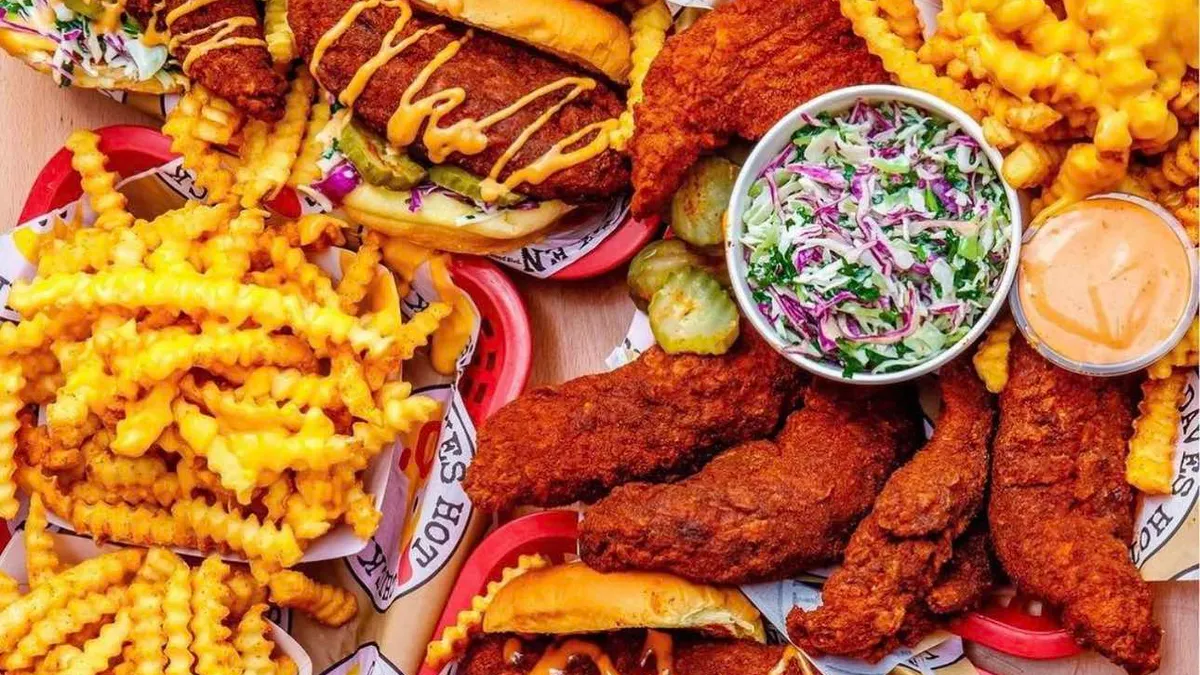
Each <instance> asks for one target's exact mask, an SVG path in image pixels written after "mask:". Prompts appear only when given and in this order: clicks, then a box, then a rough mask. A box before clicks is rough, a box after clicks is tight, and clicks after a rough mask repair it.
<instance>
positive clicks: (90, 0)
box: [63, 0, 104, 19]
mask: <svg viewBox="0 0 1200 675" xmlns="http://www.w3.org/2000/svg"><path fill="white" fill-rule="evenodd" d="M63 5H65V6H66V8H67V9H69V10H71V11H72V12H75V13H76V14H82V15H83V16H86V17H87V18H89V19H99V18H100V17H101V16H102V15H103V14H104V6H103V5H101V3H100V0H63Z"/></svg>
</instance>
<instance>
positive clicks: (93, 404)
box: [46, 344, 119, 445]
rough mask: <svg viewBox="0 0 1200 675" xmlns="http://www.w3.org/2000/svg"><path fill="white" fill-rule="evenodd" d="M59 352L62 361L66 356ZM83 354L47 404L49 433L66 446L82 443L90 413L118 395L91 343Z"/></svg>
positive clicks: (99, 409) (98, 409) (96, 411)
mask: <svg viewBox="0 0 1200 675" xmlns="http://www.w3.org/2000/svg"><path fill="white" fill-rule="evenodd" d="M59 353H60V360H65V359H66V358H67V357H66V356H65V355H61V354H62V352H61V351H60V352H59ZM83 354H84V355H83V358H81V359H80V362H79V364H78V365H77V367H74V368H71V369H69V372H68V374H67V378H66V382H65V383H64V384H63V387H62V389H60V390H59V392H58V398H56V399H55V400H54V402H53V403H51V404H50V405H48V406H46V421H47V424H49V425H50V436H51V437H52V438H54V439H56V440H58V441H59V442H61V443H63V444H64V445H79V444H80V443H81V442H82V441H83V436H82V434H81V433H80V432H79V430H80V429H81V428H82V427H83V426H84V424H85V422H86V421H87V418H88V415H91V414H93V413H95V414H99V413H100V412H102V411H104V410H105V409H106V408H107V407H108V405H109V404H110V403H112V402H113V401H114V400H115V399H116V398H117V396H118V395H119V387H118V386H117V385H116V382H115V379H114V378H113V377H111V376H110V375H108V374H107V373H106V372H105V367H104V360H103V359H102V358H101V357H100V355H99V354H97V353H96V352H95V350H94V349H92V347H91V345H90V344H88V345H87V346H85V347H84V349H83ZM64 368H66V366H65V365H64Z"/></svg>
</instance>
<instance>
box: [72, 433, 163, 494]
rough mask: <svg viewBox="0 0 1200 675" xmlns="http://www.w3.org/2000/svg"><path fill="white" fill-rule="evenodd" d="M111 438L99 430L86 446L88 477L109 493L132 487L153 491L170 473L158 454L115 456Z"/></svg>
mask: <svg viewBox="0 0 1200 675" xmlns="http://www.w3.org/2000/svg"><path fill="white" fill-rule="evenodd" d="M111 438H112V435H111V433H110V432H109V431H107V430H102V431H98V432H96V434H95V435H94V436H92V437H91V438H89V439H88V440H87V442H85V443H84V446H83V455H84V460H85V462H86V464H87V474H88V478H89V479H91V480H93V481H95V482H97V483H98V484H100V486H102V487H104V488H107V489H109V490H120V489H122V488H125V487H132V486H136V487H144V488H150V487H153V486H154V484H155V483H156V482H157V481H159V480H161V479H162V478H163V477H164V476H166V475H167V474H168V473H169V472H170V471H169V469H168V468H167V463H166V461H165V460H163V458H161V457H159V456H157V455H153V454H146V455H143V456H141V457H119V456H117V455H114V454H113V453H111V452H109V450H108V447H109V440H110V439H111Z"/></svg>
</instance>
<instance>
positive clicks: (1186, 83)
mask: <svg viewBox="0 0 1200 675" xmlns="http://www.w3.org/2000/svg"><path fill="white" fill-rule="evenodd" d="M1168 105H1169V106H1170V108H1171V112H1173V113H1175V116H1176V117H1178V118H1179V122H1180V123H1181V124H1196V122H1197V120H1198V119H1200V82H1197V79H1196V71H1190V72H1189V73H1188V74H1187V76H1186V77H1184V78H1183V81H1182V82H1181V83H1180V86H1179V93H1177V94H1175V96H1173V97H1172V98H1171V101H1170V103H1169V104H1168Z"/></svg>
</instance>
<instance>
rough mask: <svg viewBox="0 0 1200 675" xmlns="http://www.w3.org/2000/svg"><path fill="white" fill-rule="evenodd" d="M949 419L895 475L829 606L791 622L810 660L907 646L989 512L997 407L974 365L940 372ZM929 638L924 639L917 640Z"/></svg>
mask: <svg viewBox="0 0 1200 675" xmlns="http://www.w3.org/2000/svg"><path fill="white" fill-rule="evenodd" d="M938 384H939V388H940V390H941V395H942V411H941V415H940V416H939V417H938V420H937V426H936V428H935V429H934V432H933V437H932V438H931V439H930V440H929V442H928V443H927V444H926V445H925V447H923V448H922V449H921V450H920V451H919V452H917V454H916V455H915V456H914V457H913V458H912V460H911V461H909V462H908V463H907V464H905V465H904V466H902V467H901V468H900V469H899V470H897V471H896V473H895V474H893V475H892V477H891V478H890V479H888V481H887V485H885V486H884V488H883V492H882V493H881V494H880V495H879V499H878V500H876V502H875V508H874V509H873V510H872V512H871V514H870V515H869V516H867V518H866V519H865V520H863V522H862V523H861V524H860V525H859V526H858V529H857V530H856V531H855V532H854V536H852V537H851V538H850V543H849V544H848V545H847V546H846V555H845V559H844V560H843V561H842V566H841V567H839V568H838V569H837V570H836V571H835V572H834V573H833V575H832V576H830V577H829V580H828V581H827V582H826V583H825V586H824V588H823V589H822V591H821V606H820V607H819V608H817V609H815V610H813V611H811V612H805V611H804V610H802V609H800V608H799V607H797V608H794V609H793V610H792V612H791V614H790V615H789V616H788V634H789V635H790V637H791V639H792V641H793V642H794V643H796V644H797V645H798V646H799V647H800V648H801V649H803V650H805V651H806V652H807V653H810V654H813V653H821V654H837V655H843V656H853V657H857V658H862V659H866V660H868V661H878V660H879V659H881V658H883V657H884V656H887V655H888V654H889V653H891V652H892V651H893V650H895V649H896V647H898V646H900V644H902V643H901V640H900V633H901V632H902V631H901V629H902V628H903V626H904V624H905V621H906V620H907V618H908V614H909V613H910V612H912V611H914V609H918V610H919V609H920V608H923V606H924V605H923V599H924V597H925V595H926V593H928V592H929V590H930V589H931V588H932V587H933V585H934V584H935V583H936V582H937V580H938V575H939V573H940V572H941V570H942V568H943V567H944V566H945V565H946V563H947V561H949V560H950V558H951V555H952V554H953V547H954V541H955V539H957V538H958V537H959V536H960V535H961V534H963V532H965V531H966V529H967V527H968V526H969V525H970V523H971V521H972V520H973V519H974V518H975V516H976V514H977V513H978V512H979V509H980V507H981V506H982V504H983V491H984V487H985V485H986V484H987V475H988V443H989V441H990V440H991V436H992V424H993V422H994V420H995V409H994V406H993V404H992V400H991V397H990V396H989V394H988V392H987V390H986V389H984V386H983V383H982V382H981V381H980V380H979V378H977V377H976V376H975V372H974V370H973V369H972V366H971V362H970V359H968V358H960V359H958V360H956V361H954V362H953V363H950V364H949V365H947V366H945V367H943V368H942V369H941V371H940V372H939V378H938ZM917 637H920V636H917Z"/></svg>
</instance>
